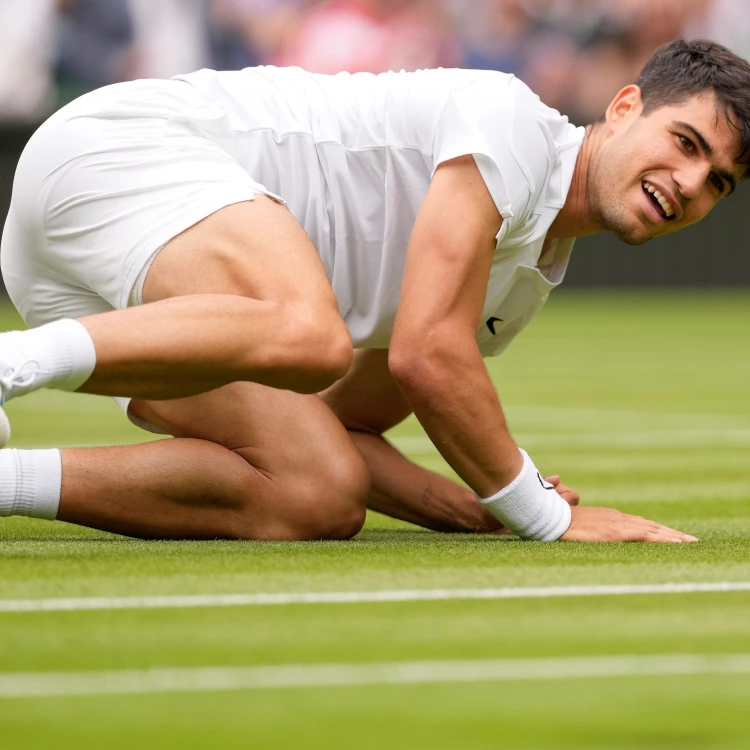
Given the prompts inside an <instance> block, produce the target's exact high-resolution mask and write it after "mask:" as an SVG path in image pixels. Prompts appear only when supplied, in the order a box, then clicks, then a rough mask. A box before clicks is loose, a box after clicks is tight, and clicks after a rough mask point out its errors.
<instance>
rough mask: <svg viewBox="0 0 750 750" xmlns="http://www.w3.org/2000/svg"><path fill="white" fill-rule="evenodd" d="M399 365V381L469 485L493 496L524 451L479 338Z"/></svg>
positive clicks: (512, 475) (515, 469)
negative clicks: (510, 426)
mask: <svg viewBox="0 0 750 750" xmlns="http://www.w3.org/2000/svg"><path fill="white" fill-rule="evenodd" d="M454 341H455V339H454ZM398 369H399V377H398V378H397V382H398V383H399V386H400V387H401V389H402V392H403V393H404V396H405V397H406V399H407V400H408V401H409V403H410V404H411V406H412V408H413V409H414V413H415V415H416V416H417V418H418V419H419V421H420V423H421V424H422V426H423V427H424V429H425V431H426V432H427V434H428V435H429V436H430V439H431V440H432V442H433V443H434V445H435V446H436V447H437V449H438V450H439V451H440V453H441V454H442V455H443V457H444V458H445V459H446V461H447V462H448V463H449V464H450V466H451V467H452V468H453V470H454V471H455V472H456V473H457V474H458V475H459V476H460V477H461V478H462V479H463V480H464V481H465V482H466V483H467V484H468V485H469V487H471V488H472V489H473V490H474V491H475V492H476V493H477V494H478V495H480V496H481V497H488V496H490V495H492V494H493V493H495V492H497V490H499V489H500V488H501V487H504V486H506V485H508V484H510V482H511V481H513V479H514V478H515V477H516V476H517V475H518V473H519V471H520V469H521V465H522V459H521V455H520V453H519V451H518V448H517V446H516V444H515V442H514V441H513V438H512V437H511V435H510V432H509V431H508V427H507V425H506V422H505V416H504V414H503V410H502V406H501V405H500V401H499V400H498V397H497V393H496V392H495V389H494V386H493V384H492V381H491V380H490V378H489V375H488V374H487V371H486V369H485V367H484V362H483V361H482V358H481V355H480V353H479V350H478V348H477V347H476V345H475V344H474V342H469V343H464V344H463V345H461V344H460V343H457V345H456V346H454V347H452V348H450V349H445V350H443V351H441V352H439V353H437V354H422V355H421V356H420V355H419V354H418V355H416V356H413V357H412V358H411V360H410V364H409V365H408V366H404V365H403V364H401V365H400V366H399V368H398Z"/></svg>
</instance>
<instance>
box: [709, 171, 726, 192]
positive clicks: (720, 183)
mask: <svg viewBox="0 0 750 750" xmlns="http://www.w3.org/2000/svg"><path fill="white" fill-rule="evenodd" d="M708 179H709V180H710V181H711V184H712V185H713V186H714V187H715V188H716V189H717V190H718V191H719V192H720V193H723V192H724V180H722V179H721V177H719V175H717V174H716V173H715V172H711V174H710V175H709V176H708Z"/></svg>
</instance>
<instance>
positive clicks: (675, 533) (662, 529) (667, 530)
mask: <svg viewBox="0 0 750 750" xmlns="http://www.w3.org/2000/svg"><path fill="white" fill-rule="evenodd" d="M651 523H652V524H653V528H654V531H656V532H657V533H659V534H662V535H663V534H668V535H669V536H670V537H672V538H675V539H679V540H680V541H682V542H697V541H698V537H695V536H692V535H691V534H686V533H685V532H684V531H679V530H678V529H673V528H671V527H670V526H664V525H663V524H660V523H656V522H655V521H651Z"/></svg>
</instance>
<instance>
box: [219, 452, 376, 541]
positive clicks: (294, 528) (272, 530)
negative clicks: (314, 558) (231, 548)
mask: <svg viewBox="0 0 750 750" xmlns="http://www.w3.org/2000/svg"><path fill="white" fill-rule="evenodd" d="M369 489H370V475H369V472H368V470H367V467H366V465H365V463H364V460H363V459H362V456H361V455H360V454H359V452H358V451H356V450H354V449H352V451H349V452H347V453H346V454H339V455H335V456H326V457H322V456H319V457H318V460H317V462H316V463H315V465H314V466H311V467H310V468H309V470H308V471H305V472H300V473H299V475H298V476H296V477H293V478H285V479H284V480H283V484H280V486H279V490H280V492H279V497H278V498H277V501H276V502H275V503H274V504H273V506H272V507H270V508H269V509H268V512H267V513H264V514H263V515H264V517H263V519H262V520H260V519H259V518H258V515H257V510H254V508H253V503H252V499H251V498H249V499H248V500H249V501H248V504H247V508H246V509H245V511H244V512H242V511H241V512H240V513H239V514H237V515H236V516H235V520H236V525H235V528H234V531H233V534H232V536H233V537H234V538H241V539H258V540H265V541H320V540H344V539H351V538H352V537H353V536H356V535H357V534H358V533H359V532H360V530H361V529H362V526H363V524H364V522H365V515H366V512H367V493H368V492H369Z"/></svg>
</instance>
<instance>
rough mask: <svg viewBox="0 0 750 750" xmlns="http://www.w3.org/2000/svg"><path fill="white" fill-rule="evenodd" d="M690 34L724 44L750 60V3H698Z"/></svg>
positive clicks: (738, 0) (724, 0)
mask: <svg viewBox="0 0 750 750" xmlns="http://www.w3.org/2000/svg"><path fill="white" fill-rule="evenodd" d="M697 5H698V8H697V12H696V14H695V18H694V20H693V21H692V23H690V24H689V26H688V29H687V35H688V36H690V37H705V38H707V39H714V40H715V41H717V42H720V43H721V44H725V45H726V46H727V47H729V48H730V49H731V50H733V51H734V52H736V53H737V54H738V55H742V56H743V57H744V58H745V59H750V2H748V0H698V2H697Z"/></svg>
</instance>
